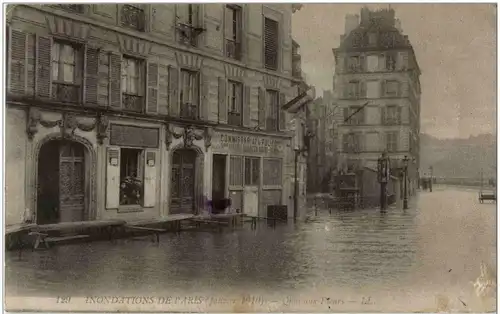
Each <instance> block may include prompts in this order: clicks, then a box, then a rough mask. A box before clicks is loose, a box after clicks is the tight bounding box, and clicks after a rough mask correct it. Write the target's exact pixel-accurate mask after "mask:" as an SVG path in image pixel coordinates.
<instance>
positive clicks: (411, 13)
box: [292, 3, 497, 138]
mask: <svg viewBox="0 0 500 314" xmlns="http://www.w3.org/2000/svg"><path fill="white" fill-rule="evenodd" d="M366 6H367V7H369V8H370V9H377V8H388V5H386V4H384V5H382V4H368V5H366ZM362 7H363V4H360V3H349V4H343V3H342V4H341V3H333V4H304V6H303V8H302V9H301V10H300V11H298V12H296V13H295V14H294V15H293V19H292V35H293V37H294V39H295V40H296V41H297V42H298V43H299V45H300V52H301V55H302V70H303V71H304V72H305V73H306V77H307V80H308V83H309V84H312V85H313V86H315V87H316V95H317V96H321V94H322V90H330V89H331V88H332V82H333V73H334V72H333V71H334V70H333V69H334V59H333V52H332V48H335V47H338V45H339V43H340V35H341V34H343V33H344V26H345V16H346V14H359V13H360V10H361V8H362ZM391 8H393V9H394V10H395V11H396V18H399V19H400V20H401V27H402V29H403V33H404V34H405V35H408V38H409V39H410V41H411V43H412V45H413V49H414V50H415V54H416V57H417V61H418V63H419V66H420V68H421V71H422V75H421V77H420V83H421V87H422V96H421V132H423V133H427V134H430V135H432V136H435V137H438V138H455V137H461V138H467V137H469V136H471V135H477V134H481V133H495V132H496V108H497V99H496V89H497V81H496V80H497V74H496V66H497V57H496V38H497V35H496V23H497V22H496V5H495V4H444V3H440V4H437V3H433V4H401V3H400V4H391Z"/></svg>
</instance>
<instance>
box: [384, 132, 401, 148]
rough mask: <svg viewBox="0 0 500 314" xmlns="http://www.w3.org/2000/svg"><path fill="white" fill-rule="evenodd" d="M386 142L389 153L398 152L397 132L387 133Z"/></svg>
mask: <svg viewBox="0 0 500 314" xmlns="http://www.w3.org/2000/svg"><path fill="white" fill-rule="evenodd" d="M385 141H386V142H385V144H386V149H387V151H388V152H396V151H397V150H398V134H397V133H396V132H387V133H386V136H385Z"/></svg>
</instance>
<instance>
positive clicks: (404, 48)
mask: <svg viewBox="0 0 500 314" xmlns="http://www.w3.org/2000/svg"><path fill="white" fill-rule="evenodd" d="M333 54H334V57H335V75H334V90H335V91H336V92H335V93H336V95H335V98H336V99H335V102H336V104H337V105H339V110H338V114H337V115H336V121H337V125H338V127H337V130H338V133H339V141H338V143H337V144H338V146H337V148H338V150H339V152H340V155H339V163H338V168H339V169H343V170H348V169H353V168H356V169H360V168H362V167H370V168H372V169H376V164H377V158H378V157H379V156H380V154H381V152H382V151H384V150H386V151H387V152H388V154H389V156H390V158H391V160H392V167H393V168H397V167H401V166H402V163H401V160H402V159H403V158H404V156H405V155H407V156H408V157H409V158H410V160H413V159H414V160H415V161H414V162H410V166H409V178H410V182H411V184H413V185H412V187H415V186H416V182H417V181H416V180H417V179H416V178H417V173H418V167H419V163H420V157H419V151H420V143H419V133H420V94H421V90H420V79H419V77H420V74H421V72H420V68H419V66H418V62H417V59H416V56H415V52H414V50H413V47H412V45H411V43H410V41H409V39H408V37H407V36H406V35H404V34H403V31H402V30H401V24H400V22H399V20H398V19H396V18H395V12H394V10H393V9H384V10H378V11H370V10H369V9H368V8H366V7H365V8H363V9H361V14H360V15H357V14H355V15H347V16H346V20H345V34H344V35H342V36H341V43H340V46H339V47H337V48H335V49H333ZM366 103H368V104H367V105H366V107H364V109H363V110H361V111H359V112H358V113H357V114H355V115H354V116H352V118H351V119H350V120H349V121H348V122H347V123H344V119H345V118H347V117H349V116H350V115H351V114H353V113H354V112H356V110H358V109H359V108H361V107H362V106H363V105H365V104H366ZM394 170H395V169H394ZM396 172H397V171H394V172H393V174H394V175H396Z"/></svg>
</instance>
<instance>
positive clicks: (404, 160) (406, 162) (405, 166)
mask: <svg viewBox="0 0 500 314" xmlns="http://www.w3.org/2000/svg"><path fill="white" fill-rule="evenodd" d="M403 171H404V192H403V193H404V199H403V209H408V190H407V186H406V184H407V183H406V182H407V181H408V156H405V157H404V158H403Z"/></svg>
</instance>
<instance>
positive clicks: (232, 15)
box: [224, 4, 242, 60]
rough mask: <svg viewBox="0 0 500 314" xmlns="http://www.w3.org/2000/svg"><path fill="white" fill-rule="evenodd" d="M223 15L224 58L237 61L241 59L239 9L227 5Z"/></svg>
mask: <svg viewBox="0 0 500 314" xmlns="http://www.w3.org/2000/svg"><path fill="white" fill-rule="evenodd" d="M225 15H226V19H225V34H224V37H225V40H226V56H227V57H229V58H233V59H236V60H239V59H240V58H241V16H242V15H241V7H239V6H236V5H233V4H228V5H226V12H225Z"/></svg>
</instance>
